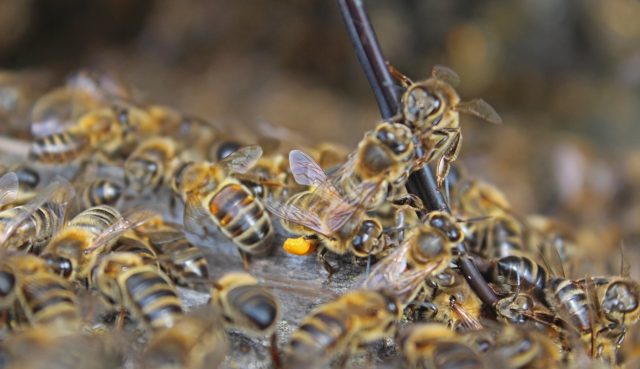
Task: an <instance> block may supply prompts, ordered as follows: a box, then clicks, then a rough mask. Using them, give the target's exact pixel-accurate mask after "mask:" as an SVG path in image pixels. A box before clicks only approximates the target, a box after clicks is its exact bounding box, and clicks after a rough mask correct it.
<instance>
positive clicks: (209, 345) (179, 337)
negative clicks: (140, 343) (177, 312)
mask: <svg viewBox="0 0 640 369" xmlns="http://www.w3.org/2000/svg"><path fill="white" fill-rule="evenodd" d="M212 315H215V314H214V313H213V312H211V311H207V312H204V311H198V312H197V314H194V313H190V314H189V315H184V316H182V317H180V318H179V319H178V320H177V321H176V323H175V324H174V325H173V326H172V327H171V328H167V329H162V330H160V331H157V332H155V333H154V334H153V335H152V336H151V339H150V340H149V343H148V344H147V346H146V348H145V350H144V353H143V357H142V367H143V368H145V369H215V368H218V366H219V365H220V364H221V363H222V361H223V360H224V358H225V353H226V352H227V347H228V343H227V340H226V336H225V334H224V330H223V329H222V326H221V324H220V322H219V319H218V318H219V317H217V316H212Z"/></svg>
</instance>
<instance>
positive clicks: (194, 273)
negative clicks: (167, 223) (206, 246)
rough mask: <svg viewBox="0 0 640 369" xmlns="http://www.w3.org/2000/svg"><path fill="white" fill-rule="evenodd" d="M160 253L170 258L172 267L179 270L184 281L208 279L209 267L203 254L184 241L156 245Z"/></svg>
mask: <svg viewBox="0 0 640 369" xmlns="http://www.w3.org/2000/svg"><path fill="white" fill-rule="evenodd" d="M157 247H158V248H159V249H160V252H161V253H162V254H164V255H167V256H169V257H170V258H171V262H172V264H173V265H175V266H177V267H178V268H180V271H181V272H182V273H183V274H184V277H185V278H186V279H189V278H208V277H209V266H208V264H207V259H206V258H205V257H204V254H203V253H202V251H200V249H199V248H198V247H197V246H194V245H192V244H191V243H190V242H189V241H188V240H186V239H180V240H176V241H174V242H170V243H166V244H160V245H157Z"/></svg>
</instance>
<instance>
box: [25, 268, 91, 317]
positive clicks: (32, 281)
mask: <svg viewBox="0 0 640 369" xmlns="http://www.w3.org/2000/svg"><path fill="white" fill-rule="evenodd" d="M22 293H23V295H24V299H25V302H26V304H27V305H28V308H29V310H30V315H31V319H32V322H33V323H34V324H46V323H51V322H53V321H55V320H59V319H60V320H64V321H67V322H77V321H79V317H80V314H79V311H78V308H77V302H76V298H75V295H74V293H73V292H72V291H71V289H70V287H69V286H68V285H67V284H66V283H65V282H64V281H63V280H61V279H60V278H58V277H57V276H54V275H44V276H43V275H39V276H34V277H25V280H24V281H23V283H22Z"/></svg>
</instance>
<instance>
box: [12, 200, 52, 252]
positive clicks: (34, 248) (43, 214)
mask: <svg viewBox="0 0 640 369" xmlns="http://www.w3.org/2000/svg"><path fill="white" fill-rule="evenodd" d="M28 211H29V210H27V209H26V208H24V207H22V206H18V207H15V208H11V209H7V210H5V211H2V212H0V224H2V225H3V226H7V225H8V223H11V222H12V221H14V220H15V219H17V218H18V217H25V218H24V220H23V221H21V222H20V224H17V225H16V227H15V229H14V230H13V232H12V234H11V236H10V237H9V238H8V239H7V240H6V242H5V244H4V247H6V248H17V249H22V250H25V251H28V252H35V253H39V252H40V250H41V248H42V247H44V246H45V245H46V244H47V243H48V242H49V240H50V239H51V237H52V236H53V232H54V230H55V229H57V228H58V226H59V225H60V222H62V219H60V217H59V215H58V214H56V212H55V210H54V209H53V208H51V207H49V206H47V205H46V204H45V205H43V206H40V207H39V208H36V209H35V211H33V212H32V213H30V214H28V215H27V214H26V212H28Z"/></svg>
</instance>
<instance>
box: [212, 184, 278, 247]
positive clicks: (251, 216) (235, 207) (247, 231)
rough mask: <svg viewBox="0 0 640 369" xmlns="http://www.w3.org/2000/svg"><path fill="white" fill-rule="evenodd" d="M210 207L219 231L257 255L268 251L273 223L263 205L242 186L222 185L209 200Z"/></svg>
mask: <svg viewBox="0 0 640 369" xmlns="http://www.w3.org/2000/svg"><path fill="white" fill-rule="evenodd" d="M209 211H210V212H211V215H212V216H213V217H214V219H215V222H216V223H217V224H218V226H219V227H220V229H221V230H222V232H223V233H224V234H225V235H226V236H227V237H229V238H230V239H231V240H232V241H233V242H234V243H235V244H236V245H237V246H238V247H240V249H242V250H243V251H245V252H247V253H249V254H253V255H259V254H264V253H266V252H268V251H269V249H270V247H271V246H272V245H271V238H272V236H273V227H272V225H271V219H270V218H269V216H268V215H267V213H266V212H265V210H264V205H263V204H262V203H261V202H260V200H258V199H256V198H255V197H254V196H253V195H252V194H251V192H249V190H247V189H246V188H245V187H244V186H242V185H240V184H236V183H232V184H227V185H226V186H224V187H222V188H221V189H220V190H219V191H218V192H217V193H216V194H214V195H213V197H212V198H211V200H210V201H209Z"/></svg>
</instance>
